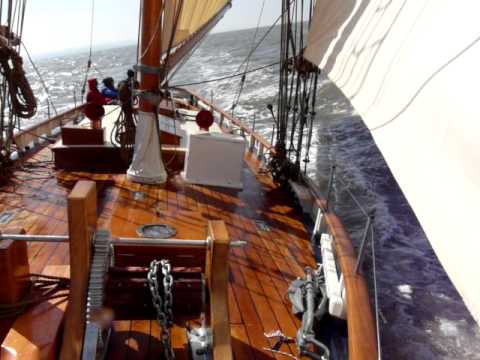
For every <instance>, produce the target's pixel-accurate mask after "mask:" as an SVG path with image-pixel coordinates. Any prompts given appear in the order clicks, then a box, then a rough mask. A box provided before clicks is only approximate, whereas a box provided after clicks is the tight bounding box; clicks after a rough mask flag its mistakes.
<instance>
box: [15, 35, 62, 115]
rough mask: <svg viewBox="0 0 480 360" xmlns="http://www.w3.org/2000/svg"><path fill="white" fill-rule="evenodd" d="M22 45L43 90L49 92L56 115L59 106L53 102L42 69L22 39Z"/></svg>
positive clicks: (49, 98) (49, 99)
mask: <svg viewBox="0 0 480 360" xmlns="http://www.w3.org/2000/svg"><path fill="white" fill-rule="evenodd" d="M22 46H23V49H24V50H25V54H27V58H28V61H30V64H31V65H32V67H33V70H35V73H36V74H37V76H38V78H39V80H40V84H42V87H43V90H44V91H45V93H46V94H47V101H48V102H49V103H50V105H52V107H53V111H54V112H55V115H58V112H57V108H56V107H55V104H54V103H53V101H52V99H51V96H50V92H49V91H48V87H47V84H46V83H45V80H44V79H43V77H42V74H41V73H40V70H39V69H38V67H37V65H36V64H35V62H34V61H33V59H32V57H31V55H30V52H29V51H28V49H27V47H26V45H25V43H24V42H23V41H22Z"/></svg>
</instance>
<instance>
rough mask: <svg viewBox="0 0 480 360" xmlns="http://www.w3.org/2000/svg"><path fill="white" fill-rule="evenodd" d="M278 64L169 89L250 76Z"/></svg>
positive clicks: (177, 85)
mask: <svg viewBox="0 0 480 360" xmlns="http://www.w3.org/2000/svg"><path fill="white" fill-rule="evenodd" d="M278 64H280V61H276V62H274V63H271V64H267V65H263V66H259V67H257V68H255V69H252V70H249V71H247V72H245V73H240V74H235V73H234V74H231V75H226V76H222V77H219V78H214V79H208V80H203V81H197V82H191V83H183V84H174V85H171V87H182V86H190V85H201V84H207V83H211V82H215V81H222V80H228V79H232V78H235V77H238V76H243V75H244V74H250V73H252V72H255V71H259V70H262V69H266V68H268V67H272V66H275V65H278Z"/></svg>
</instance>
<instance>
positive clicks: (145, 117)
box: [127, 0, 167, 184]
mask: <svg viewBox="0 0 480 360" xmlns="http://www.w3.org/2000/svg"><path fill="white" fill-rule="evenodd" d="M162 10H163V1H162V0H142V3H141V26H140V30H141V34H140V51H139V55H138V65H139V67H138V70H139V71H140V91H141V93H142V94H141V96H139V98H140V104H139V110H138V121H137V127H136V130H135V131H136V133H135V151H134V153H133V159H132V163H131V164H130V167H129V169H128V170H127V179H128V180H130V181H135V182H139V183H144V184H162V183H165V181H167V172H166V171H165V166H164V165H163V160H162V156H161V144H160V130H159V124H158V117H157V106H158V102H156V101H155V97H156V95H158V94H159V85H160V80H161V75H160V56H161V49H162ZM151 101H153V103H152V102H151Z"/></svg>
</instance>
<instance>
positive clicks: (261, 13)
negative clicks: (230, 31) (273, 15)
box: [232, 0, 265, 115]
mask: <svg viewBox="0 0 480 360" xmlns="http://www.w3.org/2000/svg"><path fill="white" fill-rule="evenodd" d="M264 7H265V0H263V2H262V7H261V9H260V14H259V15H258V20H257V27H256V28H255V34H253V39H252V45H251V49H250V53H249V55H248V56H247V63H246V65H245V71H244V72H243V76H242V79H241V80H240V88H239V89H238V94H237V97H236V99H235V100H234V102H233V103H232V115H233V111H234V110H235V108H236V107H237V105H238V102H239V101H240V96H241V95H242V91H243V87H244V85H245V79H246V75H247V70H248V65H249V64H250V58H251V56H252V55H253V52H252V51H251V50H252V49H253V47H254V46H255V40H256V39H257V34H258V28H259V27H260V21H261V20H262V15H263V9H264Z"/></svg>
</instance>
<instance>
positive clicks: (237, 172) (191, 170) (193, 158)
mask: <svg viewBox="0 0 480 360" xmlns="http://www.w3.org/2000/svg"><path fill="white" fill-rule="evenodd" d="M244 154H245V139H243V138H242V137H241V136H236V135H230V134H218V133H206V132H203V133H198V134H193V135H190V141H189V144H188V148H187V155H186V160H185V171H184V172H183V173H182V175H183V177H184V178H185V180H186V181H187V182H190V183H194V184H202V185H213V186H222V187H228V188H237V189H241V188H242V187H243V184H242V169H243V156H244Z"/></svg>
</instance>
